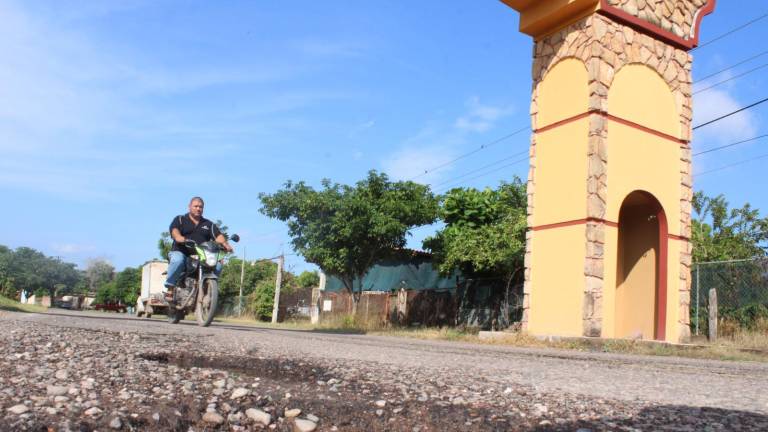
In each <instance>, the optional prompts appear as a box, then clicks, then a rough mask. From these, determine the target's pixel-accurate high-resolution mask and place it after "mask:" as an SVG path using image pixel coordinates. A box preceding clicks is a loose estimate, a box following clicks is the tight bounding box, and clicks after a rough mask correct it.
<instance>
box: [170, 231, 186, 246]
mask: <svg viewBox="0 0 768 432" xmlns="http://www.w3.org/2000/svg"><path fill="white" fill-rule="evenodd" d="M171 237H173V241H175V242H176V243H178V244H184V242H185V241H186V240H187V239H185V238H184V236H183V235H181V231H179V229H178V228H175V227H174V228H171Z"/></svg>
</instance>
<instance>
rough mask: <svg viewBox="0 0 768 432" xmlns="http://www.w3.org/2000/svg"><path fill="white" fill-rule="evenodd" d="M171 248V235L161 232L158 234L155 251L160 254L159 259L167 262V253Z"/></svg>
mask: <svg viewBox="0 0 768 432" xmlns="http://www.w3.org/2000/svg"><path fill="white" fill-rule="evenodd" d="M171 248H173V240H172V239H171V233H169V232H168V231H163V232H161V233H160V238H159V239H158V240H157V251H158V253H159V254H160V259H164V260H168V252H170V251H171Z"/></svg>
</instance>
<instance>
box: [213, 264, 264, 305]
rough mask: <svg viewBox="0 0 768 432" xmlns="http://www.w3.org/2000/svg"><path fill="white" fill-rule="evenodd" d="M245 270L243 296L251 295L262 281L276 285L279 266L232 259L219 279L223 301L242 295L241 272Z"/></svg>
mask: <svg viewBox="0 0 768 432" xmlns="http://www.w3.org/2000/svg"><path fill="white" fill-rule="evenodd" d="M241 269H242V270H243V296H244V297H247V296H248V295H250V294H251V293H252V292H253V291H254V289H255V288H256V285H257V284H258V283H260V282H262V281H271V283H272V284H274V283H275V276H276V274H277V264H276V263H273V262H271V261H256V262H250V263H249V262H248V261H246V262H245V266H244V267H243V261H242V260H241V259H239V258H231V259H230V260H229V261H228V262H227V263H226V264H225V265H224V267H223V268H222V270H221V276H220V277H219V296H220V298H222V299H229V298H236V297H237V296H239V295H240V271H241Z"/></svg>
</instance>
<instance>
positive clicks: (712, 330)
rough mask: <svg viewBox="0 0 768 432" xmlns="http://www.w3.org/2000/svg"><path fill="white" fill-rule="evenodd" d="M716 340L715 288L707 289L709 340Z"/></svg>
mask: <svg viewBox="0 0 768 432" xmlns="http://www.w3.org/2000/svg"><path fill="white" fill-rule="evenodd" d="M715 340H717V290H715V289H714V288H712V289H710V290H709V341H710V342H714V341H715Z"/></svg>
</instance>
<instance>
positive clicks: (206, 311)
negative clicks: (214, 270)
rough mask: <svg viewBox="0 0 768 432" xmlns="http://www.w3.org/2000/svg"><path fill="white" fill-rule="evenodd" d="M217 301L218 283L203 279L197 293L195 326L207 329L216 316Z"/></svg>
mask: <svg viewBox="0 0 768 432" xmlns="http://www.w3.org/2000/svg"><path fill="white" fill-rule="evenodd" d="M218 301H219V282H218V281H217V280H216V279H205V280H204V281H203V283H202V284H201V287H200V291H199V292H198V293H197V305H196V307H195V316H196V317H197V325H199V326H201V327H208V326H209V325H211V322H212V321H213V316H214V315H215V314H216V305H217V303H218Z"/></svg>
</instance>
